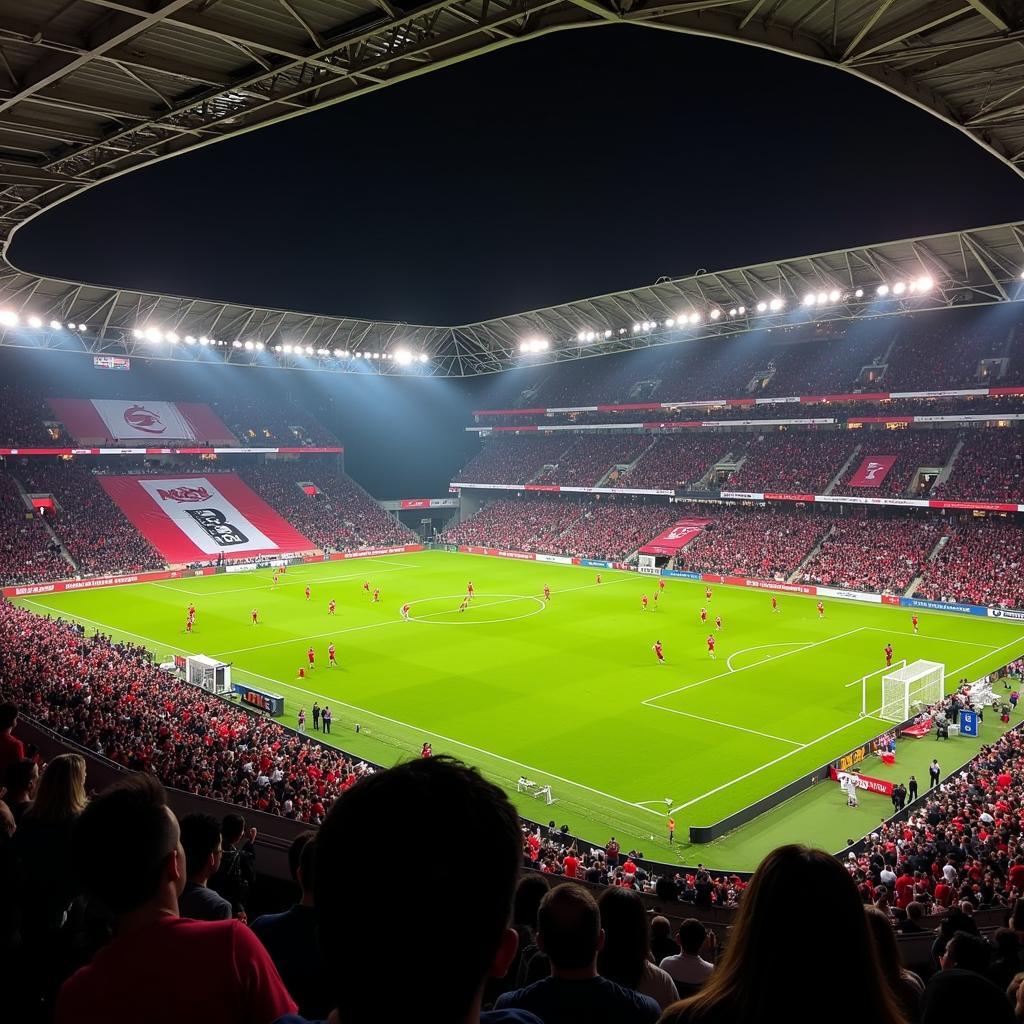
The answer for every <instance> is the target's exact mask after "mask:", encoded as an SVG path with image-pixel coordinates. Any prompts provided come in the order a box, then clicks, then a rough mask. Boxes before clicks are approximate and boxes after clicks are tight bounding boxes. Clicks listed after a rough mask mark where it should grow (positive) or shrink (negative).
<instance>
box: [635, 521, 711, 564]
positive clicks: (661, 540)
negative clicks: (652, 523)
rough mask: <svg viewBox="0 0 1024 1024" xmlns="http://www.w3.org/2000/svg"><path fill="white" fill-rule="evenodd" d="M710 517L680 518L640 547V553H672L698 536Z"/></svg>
mask: <svg viewBox="0 0 1024 1024" xmlns="http://www.w3.org/2000/svg"><path fill="white" fill-rule="evenodd" d="M710 522H711V520H710V519H680V520H679V522H678V523H676V524H675V526H671V527H669V529H667V530H664V531H663V532H662V533H659V534H658V536H657V537H655V538H654V540H652V541H649V542H648V543H647V544H645V545H644V546H643V547H642V548H641V549H640V554H641V555H674V554H675V553H676V552H677V551H679V550H680V549H681V548H685V547H686V545H687V544H689V543H690V541H691V540H693V539H694V537H696V536H698V535H699V534H700V533H701V532H702V531H703V529H704V527H705V526H707V525H708V523H710Z"/></svg>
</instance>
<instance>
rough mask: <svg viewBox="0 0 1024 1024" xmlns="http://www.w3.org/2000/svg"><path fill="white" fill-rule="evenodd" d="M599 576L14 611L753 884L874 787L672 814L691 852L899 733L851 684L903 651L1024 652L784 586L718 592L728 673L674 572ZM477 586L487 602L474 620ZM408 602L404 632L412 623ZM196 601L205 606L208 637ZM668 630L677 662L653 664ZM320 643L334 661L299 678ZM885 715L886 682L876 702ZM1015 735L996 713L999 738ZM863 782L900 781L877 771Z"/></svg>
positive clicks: (928, 748)
mask: <svg viewBox="0 0 1024 1024" xmlns="http://www.w3.org/2000/svg"><path fill="white" fill-rule="evenodd" d="M602 575H603V582H602V583H601V584H600V585H597V584H596V583H595V576H596V571H595V570H593V569H589V568H583V567H576V566H565V565H555V564H541V563H535V562H514V561H505V560H501V559H493V558H484V557H478V556H473V555H461V554H451V553H448V552H441V551H423V552H416V553H413V554H403V555H396V556H391V557H386V558H375V559H362V560H359V561H350V562H330V563H323V564H317V565H308V566H299V567H295V568H292V569H290V570H288V572H287V573H286V574H285V575H284V576H282V578H281V583H282V585H281V586H280V587H279V588H278V589H277V590H271V578H270V572H269V571H266V570H264V571H260V572H254V573H242V574H237V575H220V576H207V577H201V578H187V579H181V580H172V581H168V582H164V583H152V584H145V585H133V586H126V587H115V588H110V589H106V590H96V591H78V592H74V593H68V594H53V595H45V596H40V597H37V598H32V599H25V600H23V601H21V602H19V603H22V604H24V605H26V606H27V607H29V608H31V609H33V610H34V611H36V612H39V613H49V614H59V615H62V616H64V617H65V618H73V619H77V620H78V621H80V622H81V623H83V624H84V625H85V626H87V627H96V628H100V629H102V630H103V631H104V632H109V633H112V634H114V635H115V636H118V637H123V638H128V639H132V640H134V641H136V642H141V643H144V644H146V646H148V647H149V648H150V649H151V650H152V651H153V652H154V653H156V654H158V655H159V656H161V658H164V657H166V656H168V655H170V654H174V653H180V654H185V653H192V654H206V655H211V656H216V657H219V658H222V659H223V660H225V661H230V662H232V663H233V665H234V668H233V672H234V674H235V678H236V679H240V680H248V681H250V682H252V683H254V684H257V685H263V686H264V687H265V688H266V689H269V690H272V691H274V692H276V693H280V694H283V695H284V696H285V698H286V719H285V720H286V722H287V723H288V724H292V725H294V722H295V716H296V713H297V711H298V709H299V707H300V706H304V707H305V709H306V712H307V715H308V714H309V710H310V707H311V705H312V703H313V701H314V700H315V699H318V700H319V701H320V703H321V704H323V703H325V702H326V703H329V704H330V705H331V708H332V710H333V712H334V729H333V735H332V737H331V739H332V741H333V742H335V743H336V744H337V745H338V746H340V747H343V748H344V749H346V750H349V751H351V752H353V753H355V754H358V755H360V756H364V757H367V758H369V759H372V760H374V761H377V762H378V763H382V764H385V765H387V764H392V763H394V762H395V761H396V760H397V759H399V758H403V757H406V756H409V755H413V754H415V753H418V751H419V749H420V746H421V744H422V743H423V741H424V740H430V741H431V742H432V743H433V747H434V752H435V753H450V754H454V755H456V756H458V757H460V758H462V759H463V760H465V761H467V762H469V763H472V764H475V765H477V766H478V767H480V768H481V769H482V770H483V771H484V772H485V773H486V774H487V775H489V776H490V777H491V778H493V779H494V780H495V781H497V782H499V783H500V784H502V785H503V786H504V787H505V788H506V789H507V790H509V791H510V792H511V794H512V795H513V796H515V795H516V793H515V790H516V780H517V779H518V778H519V777H520V776H521V775H525V776H527V777H528V778H530V779H532V780H533V781H535V782H537V783H538V784H541V785H543V784H550V785H551V787H552V791H553V793H554V796H555V797H556V801H557V802H556V803H555V804H554V805H553V806H551V807H546V806H544V804H543V803H542V802H540V801H537V800H535V799H532V798H530V797H529V796H525V795H522V796H519V797H517V802H518V805H519V807H520V809H521V811H522V812H523V814H524V815H527V816H529V817H533V818H535V819H541V820H544V821H547V820H549V819H551V818H553V819H555V820H556V821H557V823H558V824H562V823H563V822H565V823H568V824H569V825H570V827H571V828H572V830H573V831H574V832H576V833H577V834H580V835H582V836H584V837H585V838H587V839H590V840H593V841H595V842H599V843H600V844H602V845H603V844H604V842H605V841H606V840H607V838H608V837H609V835H612V834H614V835H616V836H617V837H618V839H619V841H620V842H621V843H622V844H623V847H624V848H626V849H628V848H629V847H631V846H633V845H639V847H640V848H641V849H642V850H643V851H644V853H645V854H646V855H647V856H649V857H656V858H658V859H662V860H665V859H668V860H681V861H684V862H687V863H693V862H694V861H696V860H702V861H708V862H710V863H715V864H719V865H720V866H724V867H731V868H736V869H743V868H748V867H752V866H753V865H754V864H756V863H757V860H758V859H759V857H760V856H761V855H762V854H763V853H764V852H765V850H766V849H767V848H770V846H771V845H774V844H775V843H777V842H778V841H782V840H784V839H790V838H792V839H802V840H806V841H812V842H817V843H820V844H823V845H826V846H829V847H831V848H833V849H838V848H840V847H841V846H842V844H843V842H845V839H846V836H847V835H848V834H856V835H860V834H863V833H864V832H866V831H869V830H870V829H871V827H872V825H873V824H874V823H876V822H877V821H878V820H879V818H880V817H883V816H886V814H887V813H888V812H889V811H890V810H891V808H890V806H889V804H888V801H886V800H885V799H884V798H881V797H871V796H865V798H864V799H863V800H862V801H861V808H860V809H858V810H857V811H851V810H850V809H849V808H847V807H846V806H845V798H844V797H843V796H842V794H841V793H840V791H839V789H838V787H836V786H818V787H815V788H814V789H813V790H811V791H810V792H809V793H805V794H803V795H802V796H800V797H798V798H796V799H795V800H793V801H791V802H790V803H789V804H787V805H785V806H784V807H782V808H780V809H778V810H776V811H773V812H772V813H771V814H769V815H765V816H764V817H763V818H761V819H759V820H758V821H756V822H754V823H752V824H751V825H748V826H746V827H745V828H743V829H740V830H738V831H737V832H735V833H733V834H732V835H730V836H727V837H725V838H724V839H723V840H720V841H719V842H718V843H716V844H713V845H712V847H710V848H709V847H694V848H688V847H687V845H686V842H685V841H684V842H677V843H676V844H675V846H674V847H670V846H669V845H668V841H667V836H666V834H665V820H666V813H667V811H668V809H669V808H671V810H672V813H673V814H674V816H675V819H676V821H677V826H678V829H677V839H682V840H685V838H686V833H687V826H689V825H692V824H697V825H705V824H711V823H712V822H714V821H717V820H719V819H720V818H722V817H724V816H725V815H727V814H729V813H731V812H733V811H736V810H738V809H740V808H742V807H744V806H746V805H748V804H750V803H751V802H752V801H754V800H757V799H758V798H760V797H762V796H765V795H766V794H768V793H771V792H773V791H774V790H776V789H778V788H779V787H781V786H783V785H784V784H786V783H787V782H790V781H792V780H793V779H795V778H798V777H800V776H802V775H804V774H805V773H807V772H808V771H810V770H812V769H814V768H816V767H818V766H819V765H821V764H823V763H825V762H827V761H828V760H829V759H831V758H833V757H835V756H838V755H839V754H841V753H843V752H845V751H846V750H848V749H850V748H852V747H854V746H856V745H857V744H858V743H860V742H861V741H863V740H866V739H868V738H870V737H872V736H874V735H877V734H878V733H879V732H881V731H883V730H884V729H885V727H886V723H883V722H881V721H880V720H878V719H875V718H873V717H870V716H869V717H867V718H862V717H860V714H859V713H860V710H861V690H860V687H859V685H850V684H853V683H855V682H856V681H858V680H859V679H860V678H861V677H862V676H864V675H865V674H867V673H869V672H874V671H875V670H877V669H879V668H881V667H882V665H883V664H884V659H883V655H882V648H883V647H884V646H885V644H886V642H887V641H891V642H892V644H893V647H894V648H895V657H896V658H897V659H901V658H905V659H907V660H908V661H912V660H914V659H917V658H925V659H929V660H933V661H939V662H942V663H944V664H945V666H946V673H947V683H948V686H949V687H952V686H953V684H954V683H955V681H956V680H957V679H958V678H961V677H962V676H969V677H970V678H971V679H975V678H977V677H978V676H980V675H982V674H983V673H984V672H986V671H990V670H992V669H995V668H997V667H999V666H1001V665H1003V664H1005V663H1006V662H1007V661H1009V660H1011V659H1012V658H1014V657H1016V656H1018V655H1020V654H1022V653H1024V626H1022V625H1021V624H1016V625H1013V624H1009V623H1006V622H1002V621H993V620H986V619H975V618H972V617H969V616H957V615H952V614H939V613H928V612H920V613H919V614H920V616H921V633H920V635H919V636H914V635H913V633H912V630H911V623H910V613H909V612H908V611H906V610H900V609H895V608H889V607H882V606H876V605H867V604H858V603H854V602H843V601H827V602H826V616H825V618H824V620H819V619H818V616H817V612H816V609H815V599H812V598H804V597H798V596H789V595H782V596H780V598H779V607H780V613H779V614H772V612H771V604H770V596H769V595H768V594H766V593H763V592H757V591H751V590H744V589H739V588H731V587H724V586H718V587H715V588H714V594H713V598H712V601H711V603H710V605H709V612H710V618H711V619H713V618H714V616H715V615H716V614H720V615H721V616H722V619H723V629H722V631H721V633H720V634H718V650H717V654H718V657H717V660H715V661H712V660H710V659H709V657H708V653H707V648H706V644H705V637H706V636H707V633H708V632H709V628H708V627H705V626H702V624H701V622H700V620H699V610H700V608H701V606H702V605H703V604H704V603H705V600H704V585H703V584H700V583H694V582H689V581H683V580H668V581H666V589H665V591H664V594H663V595H662V597H661V599H660V601H659V602H658V606H657V610H650V611H646V612H643V611H641V603H640V598H641V595H643V594H645V593H646V594H649V595H652V596H653V593H654V589H655V588H656V586H657V582H656V581H655V580H652V579H651V578H650V577H644V576H638V575H636V574H632V573H624V572H621V573H620V572H608V571H605V572H603V574H602ZM364 580H369V581H370V582H371V584H372V585H374V586H379V587H380V588H381V592H382V601H381V603H379V604H372V603H371V602H370V600H369V598H368V597H367V595H366V594H365V593H364V592H363V590H362V584H363V581H364ZM467 580H472V581H473V582H474V584H475V587H476V598H475V600H474V601H473V602H472V605H471V606H470V608H469V609H468V610H467V611H466V612H464V613H460V612H459V611H458V606H459V603H460V600H461V597H462V595H463V594H464V592H465V589H466V582H467ZM307 583H308V584H310V586H311V588H312V599H311V600H310V601H309V602H307V601H306V599H305V596H304V593H303V591H304V588H305V586H306V584H307ZM545 584H549V585H550V586H551V589H552V598H551V601H550V603H549V604H547V605H545V603H544V601H543V600H542V591H543V587H544V585H545ZM331 598H334V599H335V600H337V602H338V610H337V614H336V616H334V617H331V616H329V615H328V614H327V603H328V601H329V600H330V599H331ZM405 601H409V602H410V603H412V617H413V621H410V622H404V621H402V619H401V617H400V615H399V609H400V607H401V605H402V603H403V602H405ZM189 602H194V603H195V605H196V608H197V612H198V616H197V622H196V630H195V632H194V633H193V634H192V635H191V636H189V635H186V634H185V633H184V631H183V626H184V620H185V609H186V607H187V605H188V604H189ZM253 607H257V608H258V609H259V612H260V619H261V621H260V624H259V625H257V626H253V625H252V624H251V622H250V616H249V612H250V610H251V609H252V608H253ZM709 626H711V623H710V622H709ZM712 628H713V627H712ZM658 639H660V640H661V641H662V642H663V644H664V647H665V655H666V659H667V664H666V665H664V666H662V665H659V664H658V663H657V661H656V659H655V656H654V653H653V652H652V650H651V646H652V644H653V643H654V642H655V640H658ZM332 641H333V642H334V643H335V645H336V647H337V651H338V661H339V667H338V668H337V669H333V670H332V669H329V668H328V665H327V656H326V651H327V646H328V644H330V643H331V642H332ZM310 644H312V645H313V646H314V647H315V648H316V651H317V667H316V669H315V670H314V671H313V672H312V673H307V678H306V679H299V678H297V676H298V670H299V668H300V667H302V666H304V665H305V664H306V658H305V652H306V649H307V647H308V646H309V645H310ZM880 704H881V677H880V675H878V676H875V677H874V679H873V683H872V686H871V687H870V688H869V694H868V707H869V710H875V709H877V708H878V707H879V706H880ZM988 717H992V716H988ZM356 724H358V725H359V726H360V731H359V733H358V734H357V733H356V731H355V728H354V727H355V725H356ZM997 733H998V724H997V723H996V724H993V723H991V722H989V721H988V720H986V723H985V726H984V735H983V737H982V739H983V740H984V739H988V740H991V739H992V738H994V736H995V735H996V734H997ZM976 747H977V743H973V744H972V742H971V741H968V740H966V739H964V740H953V741H951V742H950V743H948V744H945V745H940V746H939V747H937V748H936V747H935V746H934V744H933V741H932V740H930V739H925V740H917V741H907V742H904V743H901V744H900V750H899V756H898V762H899V763H898V766H897V768H898V771H897V774H899V775H900V777H904V778H905V774H904V773H907V772H909V771H912V770H913V771H916V772H917V776H918V779H921V778H922V777H923V778H925V780H927V773H926V771H925V770H924V768H925V765H926V764H927V761H928V760H929V759H930V758H931V756H933V754H934V752H935V751H936V750H937V751H938V756H940V757H941V758H942V761H943V765H944V768H945V770H946V771H949V770H950V769H952V768H953V767H954V766H955V765H956V764H960V763H962V762H963V761H966V760H967V759H968V758H969V757H970V755H971V753H973V751H974V750H975V749H976ZM865 770H866V771H867V772H868V773H869V774H876V775H884V774H885V773H884V772H883V771H882V770H881V766H880V765H878V764H877V762H870V763H869V764H868V765H867V766H866V767H865ZM840 837H841V838H840Z"/></svg>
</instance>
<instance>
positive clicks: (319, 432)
mask: <svg viewBox="0 0 1024 1024" xmlns="http://www.w3.org/2000/svg"><path fill="white" fill-rule="evenodd" d="M210 404H211V406H212V408H213V409H214V411H215V412H216V413H217V415H218V416H220V418H221V419H222V420H223V421H224V423H225V424H226V425H227V426H228V427H230V428H231V430H232V431H233V432H234V435H235V437H237V438H238V440H239V441H240V442H241V443H242V444H243V445H246V446H248V447H257V448H258V447H262V446H267V445H269V446H277V445H281V446H284V447H292V448H294V447H311V446H319V447H332V446H336V445H337V444H338V439H337V438H336V437H334V436H333V435H332V434H331V433H330V431H328V430H327V429H326V428H325V427H324V426H323V424H322V423H321V422H320V421H319V420H318V419H317V418H315V417H313V416H311V415H309V413H308V412H306V411H305V410H304V409H303V407H302V406H300V405H298V404H296V403H295V402H291V401H289V400H288V399H287V397H285V396H283V395H280V394H277V395H275V397H274V400H273V401H267V400H266V398H262V397H259V396H255V395H253V394H251V393H250V392H249V391H248V390H245V389H241V388H239V389H238V390H235V391H225V392H222V393H221V395H220V396H218V397H217V398H216V399H215V400H214V401H212V402H211V403H210Z"/></svg>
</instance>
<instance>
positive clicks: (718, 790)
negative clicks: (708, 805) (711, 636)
mask: <svg viewBox="0 0 1024 1024" xmlns="http://www.w3.org/2000/svg"><path fill="white" fill-rule="evenodd" d="M1020 643H1024V635H1021V636H1017V637H1015V638H1014V639H1013V640H1011V641H1010V642H1009V643H1006V644H1003V646H1002V647H997V648H995V650H992V651H990V652H989V653H988V654H983V655H981V657H979V658H975V659H974V660H973V661H969V662H967V664H966V665H961V666H960V667H959V668H955V669H952V670H951V671H950V672H947V673H946V676H945V678H946V679H948V678H949V677H950V676H952V675H955V674H956V673H957V672H962V671H963V670H964V669H966V668H971V667H972V666H974V665H977V664H978V662H979V661H984V660H985V659H986V658H990V657H991V656H992V655H993V654H999V653H1000V652H1002V651H1005V650H1006V649H1007V648H1008V647H1013V646H1014V644H1020ZM716 678H717V677H716ZM661 710H663V711H667V710H669V709H668V708H662V709H661ZM879 710H880V709H879ZM866 718H872V719H874V720H875V721H877V722H886V720H885V719H883V718H879V717H878V716H877V714H875V713H874V712H872V713H871V714H868V715H864V716H858V717H857V718H855V719H853V721H852V722H847V723H846V725H841V726H839V728H838V729H833V730H832V731H831V732H828V733H825V735H824V736H819V737H818V738H817V739H816V740H811V741H810V742H809V743H804V744H803V745H802V746H799V747H797V748H795V749H793V750H787V751H786V753H785V754H782V755H781V756H779V757H776V758H775V759H774V760H772V761H768V762H766V763H765V764H762V765H758V767H756V768H752V769H751V770H750V771H749V772H744V774H743V775H738V776H737V777H736V778H735V779H730V780H729V781H728V782H723V783H722V784H721V785H720V786H716V787H715V788H714V789H709V790H708V791H707V792H706V793H702V794H701V795H700V796H696V797H694V798H693V799H692V800H687V801H686V803H682V804H679V805H678V806H677V807H673V808H672V810H671V811H670V812H669V813H670V814H675V813H676V812H678V811H683V810H685V809H686V808H687V807H692V806H693V805H694V804H697V803H700V801H701V800H706V799H707V798H708V797H709V796H715V795H716V794H717V793H721V792H723V791H724V790H726V789H729V788H730V787H731V786H735V785H736V783H738V782H744V781H746V780H747V779H749V778H750V777H751V776H753V775H756V774H757V773H758V772H760V771H764V770H765V769H766V768H772V767H774V766H775V765H777V764H778V763H779V762H780V761H785V760H786V759H787V758H790V757H792V756H793V755H794V754H799V753H800V751H801V750H806V749H807V748H808V747H813V746H815V745H816V744H818V743H821V742H823V741H824V740H827V739H831V738H832V737H833V736H835V735H836V734H837V733H840V732H842V731H843V730H844V729H849V728H851V727H852V726H854V725H856V724H857V723H859V722H863V721H864V720H865V719H866ZM886 724H887V725H892V724H893V723H892V722H886Z"/></svg>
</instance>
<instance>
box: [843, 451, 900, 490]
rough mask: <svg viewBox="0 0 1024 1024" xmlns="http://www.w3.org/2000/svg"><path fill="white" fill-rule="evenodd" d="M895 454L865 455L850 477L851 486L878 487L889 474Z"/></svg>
mask: <svg viewBox="0 0 1024 1024" xmlns="http://www.w3.org/2000/svg"><path fill="white" fill-rule="evenodd" d="M895 461H896V456H895V455H867V456H865V457H864V460H863V461H862V462H861V464H860V465H859V466H858V467H857V472H856V473H854V474H853V476H852V477H850V486H851V487H878V486H880V485H881V483H882V481H883V480H884V479H885V478H886V477H887V476H888V475H889V470H890V469H892V464H893V463H894V462H895Z"/></svg>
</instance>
